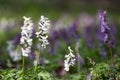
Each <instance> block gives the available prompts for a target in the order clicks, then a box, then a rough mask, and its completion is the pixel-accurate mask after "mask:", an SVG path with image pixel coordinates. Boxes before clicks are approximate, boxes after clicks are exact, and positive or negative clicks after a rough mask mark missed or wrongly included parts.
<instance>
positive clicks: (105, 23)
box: [99, 11, 111, 43]
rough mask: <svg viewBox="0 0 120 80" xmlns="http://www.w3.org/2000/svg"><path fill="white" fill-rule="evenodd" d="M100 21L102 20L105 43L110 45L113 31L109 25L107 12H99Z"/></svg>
mask: <svg viewBox="0 0 120 80" xmlns="http://www.w3.org/2000/svg"><path fill="white" fill-rule="evenodd" d="M99 20H100V26H101V32H102V33H103V34H104V42H105V43H108V42H110V40H111V35H110V31H111V29H110V27H109V24H108V20H107V12H106V11H100V12H99Z"/></svg>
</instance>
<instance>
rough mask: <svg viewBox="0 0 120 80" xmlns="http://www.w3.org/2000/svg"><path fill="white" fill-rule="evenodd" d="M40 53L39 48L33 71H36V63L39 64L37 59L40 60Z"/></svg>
mask: <svg viewBox="0 0 120 80" xmlns="http://www.w3.org/2000/svg"><path fill="white" fill-rule="evenodd" d="M40 51H41V48H40V50H39V52H38V55H37V61H36V64H35V69H34V71H36V70H37V66H38V62H39V59H40Z"/></svg>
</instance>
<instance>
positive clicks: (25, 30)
mask: <svg viewBox="0 0 120 80" xmlns="http://www.w3.org/2000/svg"><path fill="white" fill-rule="evenodd" d="M23 18H24V25H23V27H21V29H22V32H21V38H20V44H22V45H23V48H22V56H26V57H27V56H28V54H29V53H30V49H31V45H32V41H33V40H32V39H31V37H32V32H33V27H32V26H33V23H32V20H31V18H30V17H29V18H27V17H25V16H23Z"/></svg>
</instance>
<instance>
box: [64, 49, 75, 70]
mask: <svg viewBox="0 0 120 80" xmlns="http://www.w3.org/2000/svg"><path fill="white" fill-rule="evenodd" d="M68 50H69V52H70V53H69V54H68V55H65V58H66V60H65V61H64V70H65V71H69V67H70V66H73V65H74V63H75V55H73V50H71V48H70V47H68Z"/></svg>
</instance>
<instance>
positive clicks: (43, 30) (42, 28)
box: [36, 16, 50, 48]
mask: <svg viewBox="0 0 120 80" xmlns="http://www.w3.org/2000/svg"><path fill="white" fill-rule="evenodd" d="M49 27H50V20H49V19H48V18H46V17H44V16H41V19H40V21H39V31H38V32H36V36H37V38H38V39H39V41H40V43H41V47H43V48H46V45H48V44H49V42H48V40H47V38H48V36H47V34H48V29H49Z"/></svg>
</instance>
